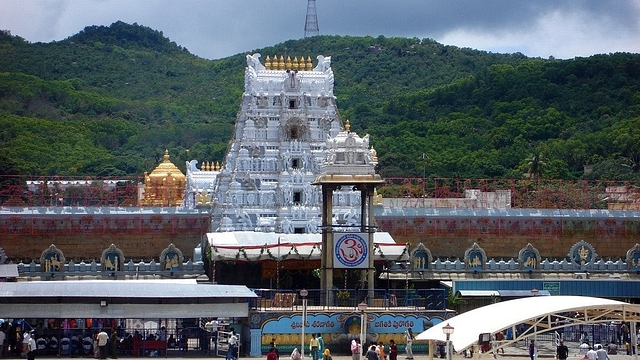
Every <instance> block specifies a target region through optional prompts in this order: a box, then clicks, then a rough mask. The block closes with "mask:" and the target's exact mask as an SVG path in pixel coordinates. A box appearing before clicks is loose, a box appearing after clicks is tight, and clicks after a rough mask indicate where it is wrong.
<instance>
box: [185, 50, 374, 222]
mask: <svg viewBox="0 0 640 360" xmlns="http://www.w3.org/2000/svg"><path fill="white" fill-rule="evenodd" d="M260 58H261V55H260V54H253V55H247V57H246V60H247V66H246V68H245V88H244V93H243V96H242V104H241V106H240V111H239V112H238V116H237V120H236V124H235V129H234V134H233V137H232V139H231V141H230V145H229V149H228V152H227V154H226V157H225V160H224V161H223V163H222V164H221V166H220V168H219V169H218V170H217V171H215V173H209V174H202V171H199V170H198V169H196V168H195V163H193V162H191V163H187V175H186V176H187V186H186V188H187V190H186V192H185V204H184V207H187V208H194V207H197V206H198V205H200V206H204V204H203V201H204V202H206V201H207V200H208V201H209V206H211V212H212V221H211V231H212V232H227V231H259V232H276V233H307V234H308V233H320V232H321V231H320V225H321V210H322V206H321V190H320V189H319V188H318V187H317V186H313V185H311V183H312V182H313V181H314V179H315V178H316V177H317V176H318V175H319V174H321V172H322V171H323V167H324V166H325V165H326V164H325V152H326V151H328V150H330V149H329V146H333V145H334V144H331V143H328V142H327V139H329V138H335V137H336V136H338V134H340V133H341V132H344V128H343V125H342V121H341V119H340V116H339V114H338V110H337V108H336V104H335V98H334V95H333V83H334V77H333V70H332V69H331V57H328V56H322V55H319V56H317V57H316V59H317V64H316V66H315V67H314V66H313V63H312V59H311V58H310V57H307V58H306V59H305V57H304V56H303V57H300V58H298V57H297V56H296V57H294V58H293V60H292V59H291V57H290V56H288V57H286V58H285V57H284V56H279V57H278V56H273V57H270V56H267V57H266V59H265V62H264V64H263V63H262V62H261V61H260ZM348 133H350V132H348V131H347V132H346V133H345V134H348ZM345 136H347V135H345ZM351 136H353V135H351ZM362 142H363V141H362V140H361V141H360V142H359V143H358V144H356V145H354V146H355V147H354V148H353V149H352V150H353V152H352V153H349V154H347V155H346V157H345V158H344V159H337V158H336V159H335V163H336V164H342V165H344V169H345V170H347V169H349V164H350V162H355V161H373V158H372V156H371V152H370V151H368V149H366V150H367V151H365V152H363V151H361V149H360V148H359V147H362V146H365V148H366V146H368V137H366V139H365V140H364V142H366V144H364V145H363V143H362ZM374 156H375V155H374ZM199 175H202V176H200V177H199V178H198V176H199ZM196 178H198V180H197V181H196ZM205 179H206V180H205ZM359 196H360V195H359V193H358V192H354V191H351V190H349V191H342V192H339V193H336V197H337V200H336V212H335V214H336V217H337V218H340V219H347V220H349V221H351V220H354V223H358V221H357V220H356V219H359V217H360V209H359V206H352V205H356V204H359V203H360V199H359ZM198 199H199V200H198Z"/></svg>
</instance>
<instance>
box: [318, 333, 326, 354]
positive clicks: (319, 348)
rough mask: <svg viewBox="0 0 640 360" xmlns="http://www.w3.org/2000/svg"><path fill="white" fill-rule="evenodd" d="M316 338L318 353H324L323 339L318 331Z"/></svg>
mask: <svg viewBox="0 0 640 360" xmlns="http://www.w3.org/2000/svg"><path fill="white" fill-rule="evenodd" d="M316 338H317V339H318V344H320V346H319V347H318V353H319V354H322V355H324V339H323V338H322V334H320V333H318V335H316Z"/></svg>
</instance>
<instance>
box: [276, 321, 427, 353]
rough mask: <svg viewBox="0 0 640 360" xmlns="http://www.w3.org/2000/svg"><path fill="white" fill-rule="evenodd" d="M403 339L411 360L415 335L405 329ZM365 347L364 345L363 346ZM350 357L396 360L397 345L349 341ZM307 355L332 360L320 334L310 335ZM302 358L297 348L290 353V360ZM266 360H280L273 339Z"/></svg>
mask: <svg viewBox="0 0 640 360" xmlns="http://www.w3.org/2000/svg"><path fill="white" fill-rule="evenodd" d="M404 337H405V342H406V346H405V352H406V358H405V359H407V360H412V359H413V349H412V344H413V340H414V339H415V335H414V333H413V331H412V330H411V328H407V330H406V331H405V333H404ZM365 345H366V344H365ZM350 350H351V356H352V360H398V344H397V343H396V342H395V340H393V339H391V340H389V344H388V345H385V344H384V342H382V341H379V342H371V343H370V344H368V345H367V347H366V348H365V347H363V344H362V343H361V342H360V339H353V340H351V349H350ZM309 355H310V356H311V358H312V359H313V360H333V357H332V356H331V350H329V349H328V348H326V347H325V343H324V339H323V338H322V334H312V335H311V340H310V341H309ZM301 357H302V355H301V352H300V350H299V349H298V348H294V349H293V351H292V352H291V355H290V358H291V360H300V359H301ZM267 360H280V352H279V350H278V347H277V345H276V342H275V339H272V341H271V343H270V344H269V351H268V352H267Z"/></svg>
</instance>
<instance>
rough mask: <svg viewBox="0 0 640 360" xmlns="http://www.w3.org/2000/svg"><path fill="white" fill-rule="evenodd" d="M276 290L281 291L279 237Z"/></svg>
mask: <svg viewBox="0 0 640 360" xmlns="http://www.w3.org/2000/svg"><path fill="white" fill-rule="evenodd" d="M276 289H277V290H278V291H280V236H278V258H277V259H276Z"/></svg>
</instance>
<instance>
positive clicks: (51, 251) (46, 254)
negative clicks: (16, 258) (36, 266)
mask: <svg viewBox="0 0 640 360" xmlns="http://www.w3.org/2000/svg"><path fill="white" fill-rule="evenodd" d="M64 263H65V258H64V254H63V253H62V250H60V249H58V248H57V247H56V246H55V245H53V244H51V246H49V248H48V249H46V250H45V251H43V252H42V254H41V255H40V267H41V268H40V269H41V270H40V271H42V272H46V273H61V272H63V271H64Z"/></svg>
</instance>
